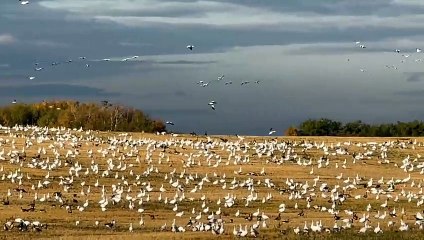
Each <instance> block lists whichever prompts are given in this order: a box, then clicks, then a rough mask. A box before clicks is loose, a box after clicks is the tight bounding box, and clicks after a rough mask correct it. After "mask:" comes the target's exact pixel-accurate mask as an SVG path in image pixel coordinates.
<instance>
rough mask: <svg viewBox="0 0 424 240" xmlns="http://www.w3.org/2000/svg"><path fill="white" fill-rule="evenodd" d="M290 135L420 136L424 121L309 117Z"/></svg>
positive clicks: (290, 130)
mask: <svg viewBox="0 0 424 240" xmlns="http://www.w3.org/2000/svg"><path fill="white" fill-rule="evenodd" d="M285 135H288V136H351V137H419V136H424V122H422V121H418V120H416V121H412V122H399V121H398V122H396V123H384V124H367V123H364V122H362V121H353V122H348V123H342V122H339V121H333V120H330V119H326V118H321V119H309V120H306V121H304V122H302V123H301V124H300V125H299V126H298V127H290V128H288V129H287V130H286V132H285Z"/></svg>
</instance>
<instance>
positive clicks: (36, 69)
mask: <svg viewBox="0 0 424 240" xmlns="http://www.w3.org/2000/svg"><path fill="white" fill-rule="evenodd" d="M43 69H44V68H42V67H38V68H35V71H41V70H43Z"/></svg>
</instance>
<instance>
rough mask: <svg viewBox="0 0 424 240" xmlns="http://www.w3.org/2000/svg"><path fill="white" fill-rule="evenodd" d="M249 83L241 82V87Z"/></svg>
mask: <svg viewBox="0 0 424 240" xmlns="http://www.w3.org/2000/svg"><path fill="white" fill-rule="evenodd" d="M248 83H250V82H249V81H244V82H241V85H242V86H243V85H246V84H248Z"/></svg>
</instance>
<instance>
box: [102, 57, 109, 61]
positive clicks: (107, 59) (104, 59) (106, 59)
mask: <svg viewBox="0 0 424 240" xmlns="http://www.w3.org/2000/svg"><path fill="white" fill-rule="evenodd" d="M102 61H106V62H109V61H110V58H103V59H102Z"/></svg>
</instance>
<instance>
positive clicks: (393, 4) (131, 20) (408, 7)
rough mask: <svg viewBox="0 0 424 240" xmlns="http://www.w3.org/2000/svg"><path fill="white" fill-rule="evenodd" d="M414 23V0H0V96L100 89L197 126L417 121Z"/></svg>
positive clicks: (106, 96)
mask: <svg viewBox="0 0 424 240" xmlns="http://www.w3.org/2000/svg"><path fill="white" fill-rule="evenodd" d="M423 22H424V1H422V0H373V1H369V0H313V1H312V0H285V1H281V0H267V1H259V0H243V1H242V0H227V1H224V0H198V1H196V0H90V1H87V0H30V4H28V5H21V4H20V3H19V1H17V0H16V1H14V0H9V1H0V105H7V104H10V103H11V101H12V100H14V99H16V100H17V101H18V102H38V101H42V100H59V99H76V100H80V101H96V102H97V101H101V100H109V101H110V102H112V103H114V104H121V105H125V106H130V107H135V108H138V109H141V110H143V111H145V112H146V113H148V114H149V115H150V116H152V117H153V118H158V119H162V120H163V121H172V122H174V123H175V125H174V126H168V130H170V131H175V132H192V131H194V132H197V133H199V134H203V133H204V132H205V131H206V132H207V133H208V134H243V135H267V134H268V132H269V129H270V128H273V129H275V130H276V131H277V133H276V134H277V135H282V134H283V132H284V130H285V129H286V128H288V127H289V126H291V125H298V124H300V123H301V122H302V121H304V120H307V119H309V118H321V117H325V118H330V119H334V120H338V121H343V122H347V121H353V120H362V121H365V122H367V123H383V122H396V121H412V120H415V119H418V120H422V119H423V118H424V108H422V103H423V100H424V52H420V53H418V52H417V51H416V49H417V48H423V49H424V24H422V23H423ZM357 41H359V42H361V43H360V44H356V42H357ZM362 44H363V45H365V46H366V48H361V47H359V45H362ZM187 45H193V46H194V49H193V50H192V51H190V50H188V49H187V48H186V46H187ZM396 49H398V50H400V52H399V53H397V52H396V51H395V50H396ZM82 56H83V57H85V59H79V57H82ZM132 56H139V57H138V58H133V59H130V60H128V61H122V59H124V58H130V57H132ZM106 58H107V59H110V61H103V60H102V59H106ZM68 60H72V62H70V63H69V62H68ZM54 62H56V63H59V64H58V65H57V66H52V63H54ZM36 63H38V66H35V64H36ZM86 64H88V65H89V67H86ZM36 67H43V70H41V71H35V70H34V69H35V68H36ZM221 75H224V76H225V77H224V79H223V80H221V81H217V79H218V77H219V76H221ZM31 76H32V77H35V79H32V80H30V79H29V77H31ZM199 81H203V82H204V83H208V82H209V85H208V86H206V87H202V86H200V85H199V84H197V82H199ZM229 81H231V82H232V84H228V85H225V82H229ZM245 81H248V82H249V83H248V84H244V85H241V83H242V82H245ZM255 81H259V83H255ZM212 100H213V101H216V102H217V104H216V105H215V107H216V110H212V109H211V108H210V107H209V106H208V103H209V102H210V101H212Z"/></svg>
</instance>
